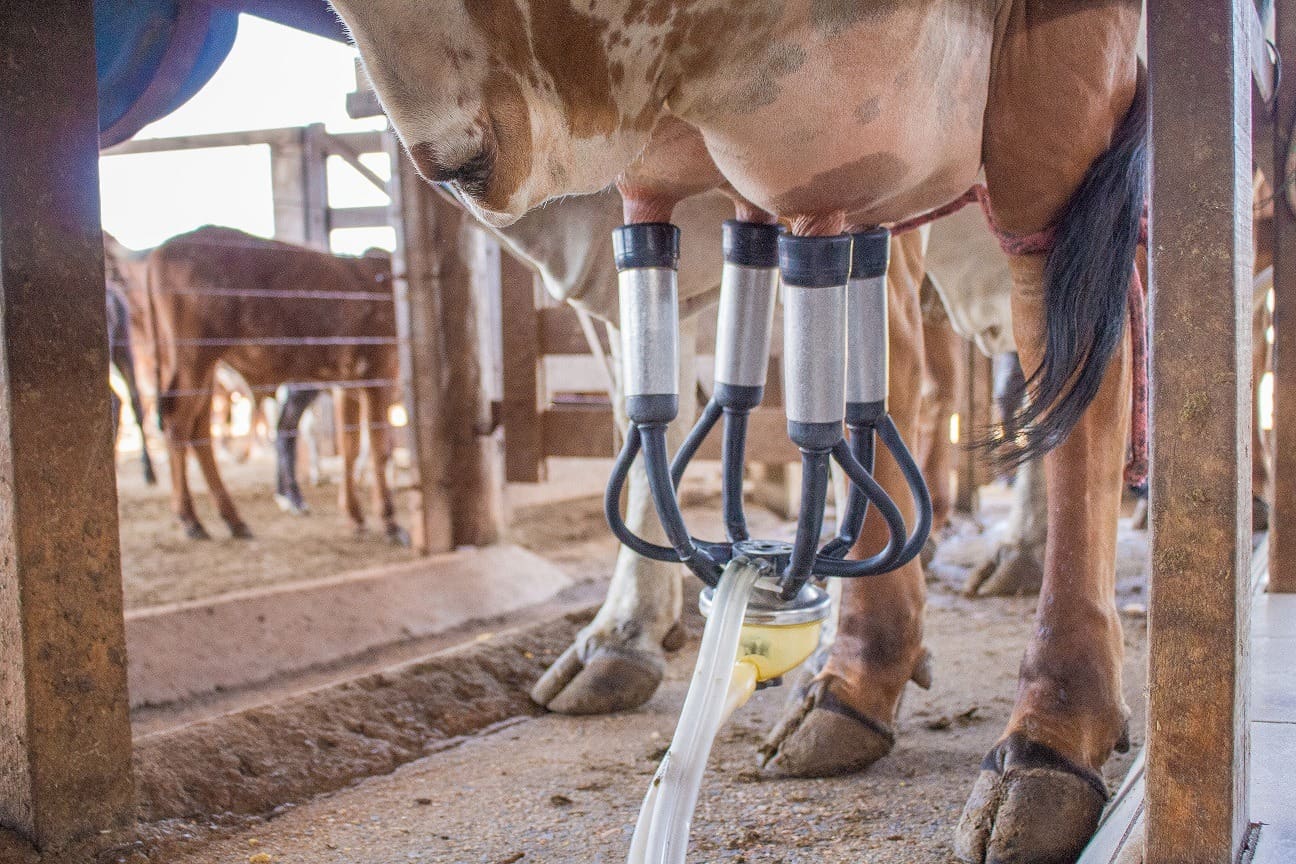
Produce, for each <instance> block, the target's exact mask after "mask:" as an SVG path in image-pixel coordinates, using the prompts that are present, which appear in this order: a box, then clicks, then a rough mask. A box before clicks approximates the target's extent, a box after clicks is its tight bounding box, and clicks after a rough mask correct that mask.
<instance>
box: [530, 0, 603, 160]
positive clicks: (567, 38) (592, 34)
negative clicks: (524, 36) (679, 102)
mask: <svg viewBox="0 0 1296 864" xmlns="http://www.w3.org/2000/svg"><path fill="white" fill-rule="evenodd" d="M531 29H532V32H533V34H534V37H535V39H534V47H535V58H536V62H537V63H538V64H539V65H540V68H541V69H543V70H544V71H545V72H546V73H548V75H549V78H550V79H551V80H552V81H553V84H554V89H555V91H556V92H557V95H558V98H559V100H561V102H562V105H563V110H564V112H565V113H566V115H567V124H568V127H569V129H570V130H571V133H572V135H574V136H576V137H577V138H594V137H598V136H602V135H608V134H610V133H612V132H613V131H614V130H615V129H616V126H617V118H618V116H619V112H618V110H617V105H616V101H615V100H614V99H613V97H612V76H611V73H610V71H609V69H608V54H607V45H606V43H605V41H604V36H605V34H606V33H607V30H608V25H607V24H606V23H604V22H602V21H599V20H598V19H597V18H594V17H592V16H590V15H586V14H584V13H582V12H579V11H577V10H575V9H573V8H572V7H571V6H568V5H567V4H565V3H551V2H534V3H532V4H531Z"/></svg>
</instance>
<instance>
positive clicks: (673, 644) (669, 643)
mask: <svg viewBox="0 0 1296 864" xmlns="http://www.w3.org/2000/svg"><path fill="white" fill-rule="evenodd" d="M687 641H688V631H687V630H685V629H684V625H683V624H682V623H680V622H679V621H676V622H675V623H674V624H672V625H671V628H670V629H669V630H667V631H666V635H665V636H663V637H662V650H663V651H665V652H666V653H667V654H674V653H675V652H676V651H678V650H680V649H681V648H683V647H684V643H685V642H687Z"/></svg>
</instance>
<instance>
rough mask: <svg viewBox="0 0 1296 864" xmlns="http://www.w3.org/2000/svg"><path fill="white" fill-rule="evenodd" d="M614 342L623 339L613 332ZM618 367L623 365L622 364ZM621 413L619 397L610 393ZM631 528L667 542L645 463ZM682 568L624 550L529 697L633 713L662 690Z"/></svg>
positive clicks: (686, 412)
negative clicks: (598, 603) (589, 616)
mask: <svg viewBox="0 0 1296 864" xmlns="http://www.w3.org/2000/svg"><path fill="white" fill-rule="evenodd" d="M610 341H611V343H612V345H613V346H619V344H620V340H619V338H618V337H617V335H616V334H615V333H612V338H611V340H610ZM696 342H697V325H696V323H695V322H694V321H693V320H686V321H682V322H680V340H679V346H680V363H679V369H680V382H679V392H680V394H681V399H680V416H679V417H678V418H677V419H676V420H675V422H674V423H672V424H671V426H670V430H669V432H668V434H669V437H670V447H671V450H672V451H673V450H674V449H675V448H676V447H678V446H679V444H680V442H681V441H683V438H684V435H685V433H686V432H687V430H688V428H689V427H690V426H691V425H692V423H693V415H694V413H695V411H696V405H695V400H694V399H692V398H689V397H690V395H691V394H692V393H694V391H695V390H696V387H697V373H696V369H695V365H696V364H695V359H696V358H695V351H696ZM618 366H619V364H618ZM612 401H613V404H614V405H616V406H618V408H617V410H618V422H620V423H621V426H622V429H624V428H625V421H624V418H622V417H621V415H620V413H619V412H620V410H621V407H620V406H621V404H622V399H621V396H620V393H614V394H612ZM627 498H628V502H627V505H626V520H625V521H626V525H628V526H629V527H630V530H631V531H634V532H635V533H636V534H638V535H639V536H640V537H643V538H645V539H647V540H649V541H651V542H654V543H662V544H664V543H666V542H667V540H666V534H665V532H664V531H662V529H661V525H660V523H659V522H658V521H657V512H656V510H654V509H653V504H652V499H651V497H650V495H649V492H648V481H647V478H646V476H645V474H644V471H643V467H642V460H636V462H635V465H634V468H633V469H632V470H631V472H630V481H629V490H628V495H627ZM680 576H681V567H680V566H679V565H678V564H666V563H663V562H660V561H650V560H648V559H647V558H641V557H640V556H638V555H636V554H635V553H634V552H631V551H630V550H629V549H626V548H624V547H622V548H621V549H620V551H619V552H618V553H617V561H616V569H615V570H614V571H613V573H612V584H611V585H610V586H609V587H608V594H607V599H606V600H604V602H603V606H602V608H600V609H599V612H598V615H596V616H595V617H594V620H593V621H591V622H590V623H589V625H588V626H586V627H585V628H584V629H583V630H581V632H580V633H578V634H577V636H576V640H575V642H574V643H573V644H572V645H571V647H569V648H568V649H567V650H566V651H565V652H563V654H562V656H560V657H559V658H558V660H557V661H555V662H554V664H553V665H552V666H550V667H549V670H548V671H547V672H545V674H544V676H543V677H541V679H540V680H539V681H538V682H536V685H535V687H534V688H532V690H531V698H532V699H534V700H535V701H536V702H538V703H539V704H541V705H544V706H545V707H547V708H548V709H549V710H551V711H557V712H559V713H561V714H603V713H606V712H609V711H622V710H627V709H630V708H636V707H638V706H640V705H642V704H643V703H644V702H647V701H648V699H649V698H651V697H652V695H653V693H655V692H656V691H657V686H658V685H659V684H660V683H661V679H662V673H663V672H664V670H665V655H664V648H663V645H664V643H666V644H670V643H674V647H678V639H679V631H678V622H679V616H680V610H681V608H682V604H683V591H682V587H681V583H680Z"/></svg>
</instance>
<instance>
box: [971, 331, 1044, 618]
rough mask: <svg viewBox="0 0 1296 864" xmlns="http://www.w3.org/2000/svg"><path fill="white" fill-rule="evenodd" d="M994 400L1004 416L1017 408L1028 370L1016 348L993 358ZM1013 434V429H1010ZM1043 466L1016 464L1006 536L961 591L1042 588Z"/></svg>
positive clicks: (1014, 592) (1017, 592)
mask: <svg viewBox="0 0 1296 864" xmlns="http://www.w3.org/2000/svg"><path fill="white" fill-rule="evenodd" d="M994 373H995V401H996V402H997V403H998V404H999V413H1000V416H1001V417H1011V416H1012V415H1013V413H1014V412H1015V411H1016V410H1017V408H1018V402H1019V400H1020V394H1021V393H1022V387H1023V386H1024V384H1025V376H1024V375H1023V374H1022V368H1021V362H1020V361H1019V360H1018V358H1017V354H1016V353H1010V354H1000V355H999V356H998V357H995V358H994ZM1009 434H1011V433H1009ZM1045 485H1046V484H1045V482H1044V466H1043V465H1041V464H1040V462H1039V460H1038V459H1035V460H1031V461H1030V462H1026V463H1024V464H1023V465H1021V466H1020V467H1018V469H1017V471H1016V473H1015V475H1014V477H1013V487H1012V489H1013V498H1012V509H1011V510H1010V511H1009V513H1008V527H1007V530H1006V531H1005V533H1004V537H1003V540H1001V541H1000V543H999V544H998V546H997V547H996V548H995V550H994V551H993V552H991V553H990V555H989V557H988V558H987V559H986V560H985V561H984V562H982V563H981V564H980V565H979V566H975V567H973V569H972V573H971V574H970V575H969V576H968V581H967V584H966V585H964V586H963V593H964V594H965V595H966V596H968V597H976V596H998V597H1018V596H1025V595H1034V594H1038V593H1039V590H1040V585H1041V584H1042V583H1043V581H1044V544H1045V541H1046V540H1047V533H1048V500H1047V498H1046V491H1045Z"/></svg>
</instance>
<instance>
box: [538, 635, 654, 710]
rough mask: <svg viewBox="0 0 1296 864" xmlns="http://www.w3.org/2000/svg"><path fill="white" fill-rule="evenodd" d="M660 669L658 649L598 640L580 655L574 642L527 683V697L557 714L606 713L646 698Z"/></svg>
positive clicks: (633, 704)
mask: <svg viewBox="0 0 1296 864" xmlns="http://www.w3.org/2000/svg"><path fill="white" fill-rule="evenodd" d="M665 671H666V661H665V659H664V658H663V657H662V656H661V655H660V654H650V653H647V652H644V651H637V650H634V649H631V648H625V647H620V646H610V645H604V646H600V647H597V648H594V649H593V651H592V652H590V656H589V659H587V660H582V659H581V658H580V655H579V652H578V650H577V646H576V645H572V646H571V647H569V648H568V649H567V650H566V651H564V652H563V653H562V656H560V657H559V658H558V659H557V660H556V661H554V664H553V665H552V666H550V667H549V670H548V671H547V672H545V674H544V675H542V676H541V678H540V680H539V681H537V682H536V684H535V686H534V687H532V688H531V698H532V700H534V701H535V702H536V703H537V704H539V705H543V706H544V707H545V708H548V709H549V710H550V711H553V712H555V713H557V714H611V713H612V712H614V711H628V710H630V709H632V708H638V707H639V706H640V705H642V704H644V703H645V702H647V701H648V700H649V699H651V698H652V695H653V694H654V693H656V692H657V687H658V685H660V684H661V680H662V675H663V674H664V673H665Z"/></svg>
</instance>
